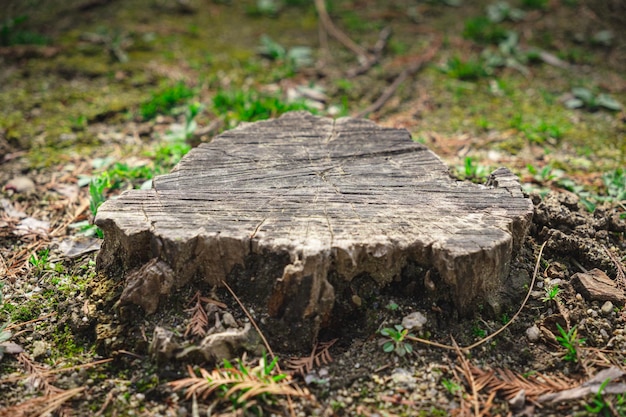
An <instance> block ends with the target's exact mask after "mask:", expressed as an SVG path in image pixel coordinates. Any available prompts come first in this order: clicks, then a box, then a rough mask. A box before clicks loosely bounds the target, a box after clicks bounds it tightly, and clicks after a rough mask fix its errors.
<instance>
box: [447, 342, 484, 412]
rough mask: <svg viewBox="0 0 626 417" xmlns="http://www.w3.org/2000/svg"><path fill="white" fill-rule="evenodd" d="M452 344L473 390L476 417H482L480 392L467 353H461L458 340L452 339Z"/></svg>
mask: <svg viewBox="0 0 626 417" xmlns="http://www.w3.org/2000/svg"><path fill="white" fill-rule="evenodd" d="M452 344H453V348H454V350H455V351H456V354H457V356H458V357H459V360H460V361H461V370H462V371H463V375H464V376H465V379H466V380H467V383H468V384H469V386H470V389H471V390H472V405H473V408H474V416H475V417H479V416H480V404H479V403H478V390H477V389H476V382H475V381H474V375H472V370H471V368H470V366H469V363H468V361H467V359H466V358H465V353H464V352H461V349H460V348H459V345H458V344H457V343H456V340H454V337H453V338H452Z"/></svg>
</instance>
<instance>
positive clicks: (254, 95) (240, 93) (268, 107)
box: [213, 90, 315, 127]
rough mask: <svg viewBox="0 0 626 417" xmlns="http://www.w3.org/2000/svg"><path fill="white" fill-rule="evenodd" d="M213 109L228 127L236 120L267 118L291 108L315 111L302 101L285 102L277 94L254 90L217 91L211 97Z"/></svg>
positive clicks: (248, 120) (235, 122)
mask: <svg viewBox="0 0 626 417" xmlns="http://www.w3.org/2000/svg"><path fill="white" fill-rule="evenodd" d="M213 110H214V112H215V113H217V114H218V115H220V116H222V117H223V118H224V119H225V120H226V122H227V124H228V125H230V127H233V126H234V125H235V124H237V122H254V121H257V120H263V119H269V118H271V117H276V116H278V115H281V114H283V113H286V112H288V111H292V110H309V111H312V112H315V110H314V109H312V108H310V107H308V106H307V105H306V104H305V103H304V102H293V103H287V102H285V101H283V100H282V99H281V98H280V97H279V96H277V95H269V94H262V93H259V92H257V91H254V90H245V91H244V90H236V91H225V90H222V91H219V92H218V93H217V94H216V95H215V96H214V97H213Z"/></svg>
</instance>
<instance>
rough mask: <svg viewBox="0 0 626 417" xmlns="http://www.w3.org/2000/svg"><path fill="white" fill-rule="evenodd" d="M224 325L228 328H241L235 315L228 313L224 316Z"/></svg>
mask: <svg viewBox="0 0 626 417" xmlns="http://www.w3.org/2000/svg"><path fill="white" fill-rule="evenodd" d="M222 323H224V326H226V327H239V325H238V324H237V321H236V320H235V318H234V317H233V315H232V314H230V313H229V312H228V311H227V312H226V313H224V315H223V316H222Z"/></svg>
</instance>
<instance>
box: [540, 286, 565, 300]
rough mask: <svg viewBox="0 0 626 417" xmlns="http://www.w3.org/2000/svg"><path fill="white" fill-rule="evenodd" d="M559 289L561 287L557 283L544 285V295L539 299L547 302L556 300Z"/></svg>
mask: <svg viewBox="0 0 626 417" xmlns="http://www.w3.org/2000/svg"><path fill="white" fill-rule="evenodd" d="M560 291H561V289H560V288H559V286H558V285H551V286H546V288H545V295H544V296H543V297H541V301H543V302H544V303H547V302H549V301H556V299H557V296H558V295H559V292H560Z"/></svg>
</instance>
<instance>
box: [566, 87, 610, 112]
mask: <svg viewBox="0 0 626 417" xmlns="http://www.w3.org/2000/svg"><path fill="white" fill-rule="evenodd" d="M572 96H573V97H572V98H570V99H569V100H566V101H565V107H567V108H569V109H580V108H583V107H584V108H587V109H588V110H591V111H594V110H598V109H599V108H604V109H607V110H611V111H620V110H621V109H622V105H621V104H620V103H619V102H618V101H617V100H615V99H614V98H613V97H611V96H609V95H608V94H594V93H593V92H592V91H591V90H589V89H587V88H584V87H576V88H572Z"/></svg>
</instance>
